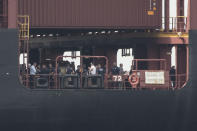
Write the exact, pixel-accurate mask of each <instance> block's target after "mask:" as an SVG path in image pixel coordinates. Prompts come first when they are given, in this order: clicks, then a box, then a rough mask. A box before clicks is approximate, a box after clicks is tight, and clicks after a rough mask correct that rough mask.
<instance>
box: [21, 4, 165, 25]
mask: <svg viewBox="0 0 197 131" xmlns="http://www.w3.org/2000/svg"><path fill="white" fill-rule="evenodd" d="M150 2H152V3H150ZM155 2H156V8H154V9H155V10H154V15H148V13H147V12H148V11H149V10H151V9H150V8H151V7H153V1H152V0H19V4H18V8H19V11H18V13H19V14H20V15H29V16H30V21H31V22H30V27H31V28H62V27H63V28H126V29H127V28H129V29H130V28H131V29H152V28H160V26H161V23H162V18H161V17H162V1H161V0H155Z"/></svg>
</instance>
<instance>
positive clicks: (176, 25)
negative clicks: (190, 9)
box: [161, 16, 188, 32]
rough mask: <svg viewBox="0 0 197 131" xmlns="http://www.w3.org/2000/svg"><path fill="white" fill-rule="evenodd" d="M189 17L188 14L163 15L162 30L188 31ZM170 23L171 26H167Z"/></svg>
mask: <svg viewBox="0 0 197 131" xmlns="http://www.w3.org/2000/svg"><path fill="white" fill-rule="evenodd" d="M187 22H188V21H187V17H186V16H177V17H168V18H166V17H163V18H162V28H161V31H166V32H187V30H188V29H187V24H188V23H187ZM165 24H168V25H169V27H167V28H166V25H165Z"/></svg>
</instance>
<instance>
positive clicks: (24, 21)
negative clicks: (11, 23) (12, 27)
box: [18, 15, 30, 40]
mask: <svg viewBox="0 0 197 131" xmlns="http://www.w3.org/2000/svg"><path fill="white" fill-rule="evenodd" d="M29 22H30V21H29V16H28V15H19V16H18V28H19V38H20V39H21V40H23V39H24V40H29Z"/></svg>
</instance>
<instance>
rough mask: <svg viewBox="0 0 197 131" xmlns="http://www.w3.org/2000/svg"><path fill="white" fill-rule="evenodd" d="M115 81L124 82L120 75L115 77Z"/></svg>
mask: <svg viewBox="0 0 197 131" xmlns="http://www.w3.org/2000/svg"><path fill="white" fill-rule="evenodd" d="M113 81H122V76H120V75H114V76H113Z"/></svg>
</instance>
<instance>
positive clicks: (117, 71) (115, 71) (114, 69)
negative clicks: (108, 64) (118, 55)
mask: <svg viewBox="0 0 197 131" xmlns="http://www.w3.org/2000/svg"><path fill="white" fill-rule="evenodd" d="M111 74H112V75H119V74H120V68H119V67H118V66H117V65H116V63H115V62H114V63H113V67H112V69H111Z"/></svg>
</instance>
